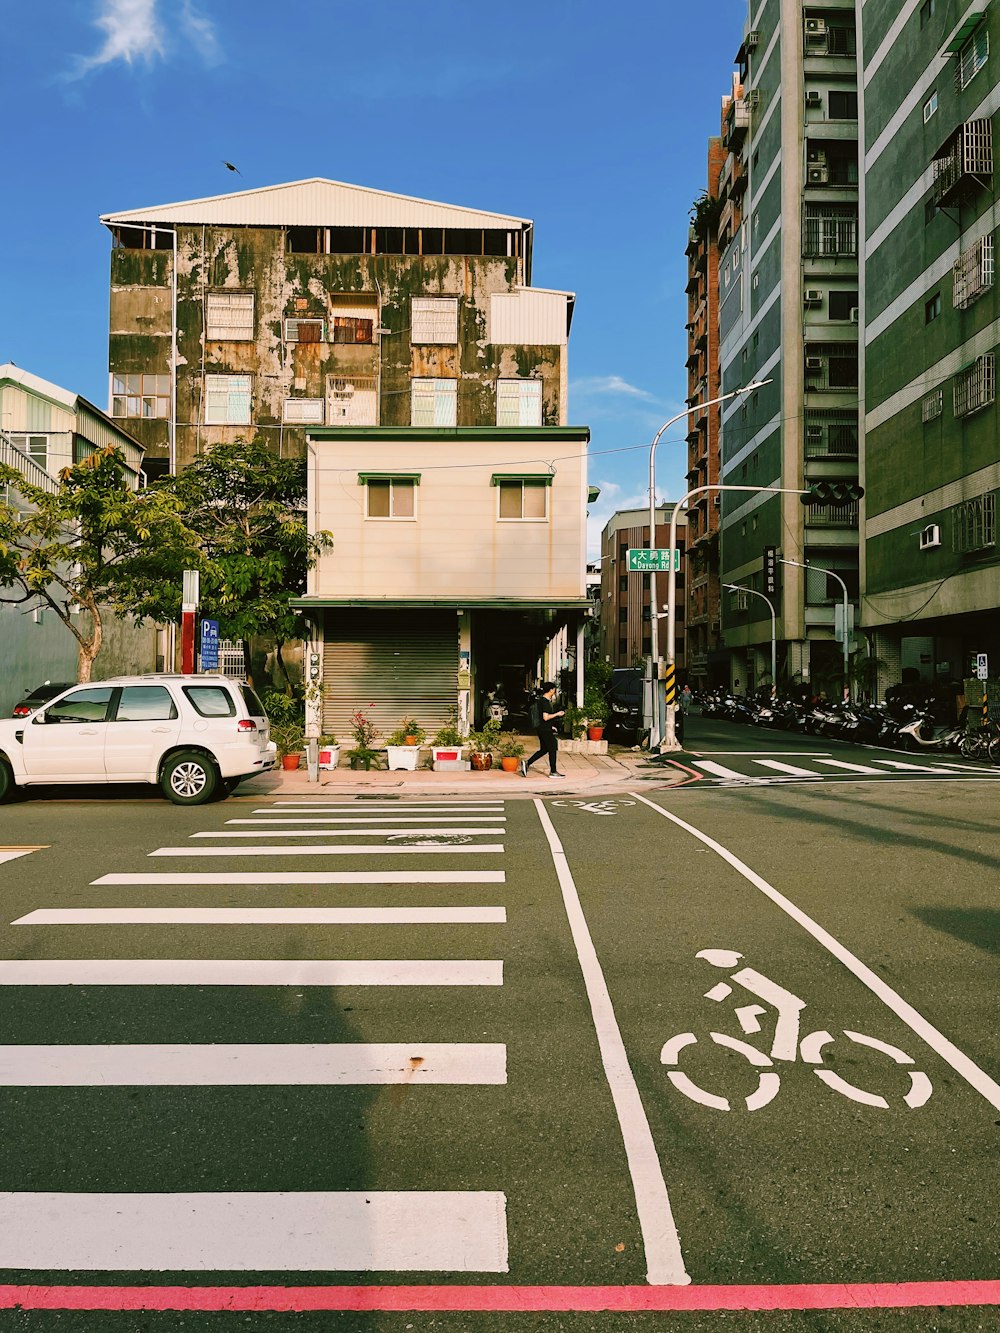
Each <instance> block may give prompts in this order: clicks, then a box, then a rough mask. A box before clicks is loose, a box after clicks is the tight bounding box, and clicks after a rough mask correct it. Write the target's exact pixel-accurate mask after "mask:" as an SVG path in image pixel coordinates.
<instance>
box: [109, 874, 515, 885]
mask: <svg viewBox="0 0 1000 1333" xmlns="http://www.w3.org/2000/svg"><path fill="white" fill-rule="evenodd" d="M504 881H505V872H504V871H503V870H409V871H406V870H403V871H399V872H398V873H396V872H393V871H386V870H307V871H302V872H301V873H300V874H297V873H295V872H294V871H290V870H288V871H284V870H276V871H268V872H266V873H265V872H264V871H257V872H252V871H250V872H248V871H231V872H228V873H227V872H225V871H223V872H221V873H220V874H215V873H213V872H205V873H198V872H196V871H188V872H184V873H182V874H176V875H173V874H162V873H158V872H153V873H143V874H134V875H131V874H114V875H102V876H101V878H100V879H92V880H91V881H90V882H91V884H131V885H139V884H250V885H253V886H254V887H256V886H258V885H263V884H305V885H316V884H503V883H504Z"/></svg>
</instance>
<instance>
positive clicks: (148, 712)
mask: <svg viewBox="0 0 1000 1333" xmlns="http://www.w3.org/2000/svg"><path fill="white" fill-rule="evenodd" d="M269 734H270V733H269V727H268V720H267V715H266V714H265V712H264V708H263V705H262V704H261V702H260V700H259V699H258V698H257V696H256V695H255V694H254V692H253V690H251V689H250V688H249V687H248V686H246V685H241V684H240V683H239V682H238V681H234V680H229V679H228V678H227V677H225V676H174V675H150V676H116V677H114V678H113V679H111V680H102V681H100V682H99V683H91V684H88V685H74V686H72V688H70V689H67V690H65V691H63V693H62V694H59V695H57V696H56V697H55V698H54V699H52V700H51V701H50V702H48V703H46V704H45V705H44V707H41V708H38V709H36V710H35V712H33V713H32V714H31V715H30V716H29V717H26V718H12V719H10V720H6V719H5V720H3V721H0V801H5V800H10V799H11V797H12V796H13V794H14V792H15V789H16V788H18V787H28V786H33V785H35V784H36V783H37V784H41V783H50V782H74V783H95V782H151V783H159V786H160V790H161V791H162V792H163V794H164V796H166V798H167V800H169V801H173V802H174V804H175V805H200V804H201V803H202V802H203V801H208V800H211V798H212V797H213V796H214V795H216V794H217V793H222V792H224V793H225V794H226V795H228V794H229V793H230V792H231V791H232V790H233V789H234V788H235V786H236V784H237V783H238V782H239V781H240V779H241V778H245V777H250V776H252V775H253V774H254V773H263V772H266V771H267V769H269V768H273V767H274V762H275V746H274V742H273V741H271V740H270V739H269Z"/></svg>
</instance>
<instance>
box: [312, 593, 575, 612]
mask: <svg viewBox="0 0 1000 1333" xmlns="http://www.w3.org/2000/svg"><path fill="white" fill-rule="evenodd" d="M288 604H289V606H292V607H294V608H295V610H296V611H326V610H336V609H337V608H338V607H345V606H355V607H366V608H368V609H369V610H378V609H382V610H384V611H395V610H399V609H401V608H404V607H409V608H413V607H416V608H435V609H437V610H454V611H464V610H471V611H480V610H490V611H583V610H586V609H587V608H589V606H590V604H591V603H590V598H589V597H588V596H587V595H586V594H585V593H584V594H581V595H580V596H579V597H546V598H541V597H293V598H292V599H291V600H290V601H289V603H288Z"/></svg>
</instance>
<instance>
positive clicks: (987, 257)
mask: <svg viewBox="0 0 1000 1333" xmlns="http://www.w3.org/2000/svg"><path fill="white" fill-rule="evenodd" d="M993 274H994V267H993V237H992V236H983V237H982V238H981V239H980V240H978V241H977V242H976V243H975V245H970V246H969V248H968V250H965V251H963V253H962V254H960V255H959V257H958V258H957V259H956V260H955V263H954V265H953V266H952V270H951V276H952V302H953V304H954V306H955V309H956V310H965V309H966V308H967V307H968V306H970V305H972V304H973V302H974V301H978V300H979V298H980V297H981V296H982V295H983V293H984V292H986V291H988V289H989V288H990V287H992V286H993Z"/></svg>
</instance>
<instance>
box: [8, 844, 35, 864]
mask: <svg viewBox="0 0 1000 1333" xmlns="http://www.w3.org/2000/svg"><path fill="white" fill-rule="evenodd" d="M44 850H45V848H44V847H0V864H2V863H3V862H4V861H16V860H17V859H18V857H20V856H30V855H31V853H32V852H42V851H44Z"/></svg>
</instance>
